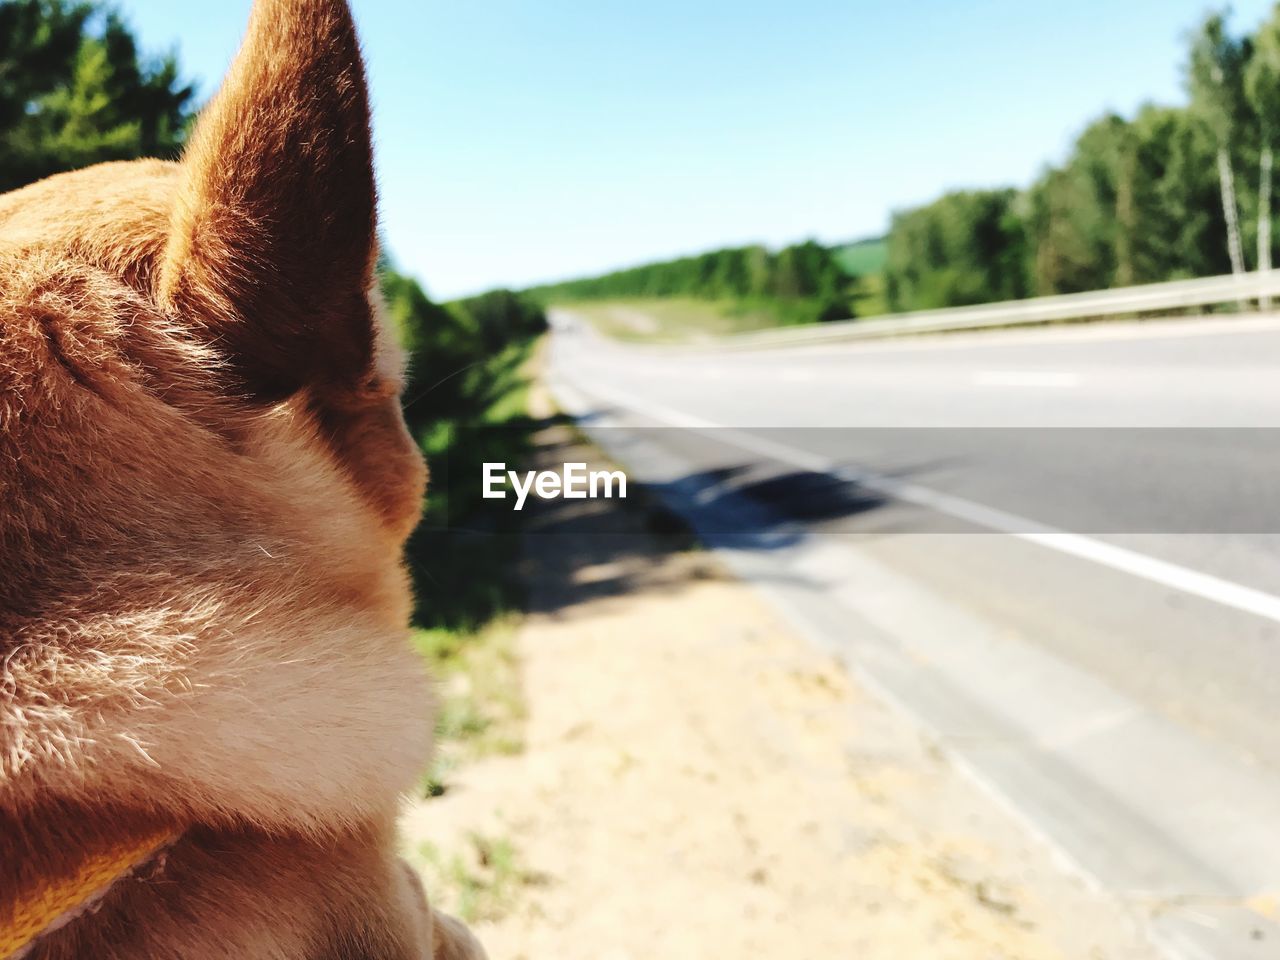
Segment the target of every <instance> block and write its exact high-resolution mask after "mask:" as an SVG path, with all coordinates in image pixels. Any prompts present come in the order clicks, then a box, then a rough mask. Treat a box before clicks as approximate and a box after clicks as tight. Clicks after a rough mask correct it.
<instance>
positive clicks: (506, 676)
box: [414, 614, 525, 797]
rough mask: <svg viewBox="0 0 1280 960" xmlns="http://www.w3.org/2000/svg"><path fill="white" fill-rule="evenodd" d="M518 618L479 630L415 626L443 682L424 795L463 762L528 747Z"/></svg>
mask: <svg viewBox="0 0 1280 960" xmlns="http://www.w3.org/2000/svg"><path fill="white" fill-rule="evenodd" d="M518 625H519V618H518V616H517V615H515V614H508V615H506V616H503V617H500V618H498V619H496V620H494V621H493V622H491V623H489V624H487V625H486V626H484V627H481V628H479V629H475V630H458V629H434V630H416V631H415V632H414V646H415V647H416V648H417V650H418V652H419V653H420V654H421V655H422V656H423V658H424V659H425V660H426V661H427V664H428V665H429V667H430V669H431V674H432V676H433V677H434V678H435V679H436V680H437V682H438V683H439V698H440V700H439V706H438V710H437V715H436V757H435V761H434V762H433V763H432V766H431V769H430V770H428V771H427V772H426V773H425V774H423V777H422V782H421V792H422V795H423V796H427V797H436V796H440V795H442V794H443V793H444V792H445V791H446V790H447V789H448V779H449V776H450V775H451V774H452V773H453V772H454V771H455V770H457V769H458V768H459V767H460V766H462V765H463V764H465V763H468V762H470V761H473V760H477V759H480V758H482V757H489V756H511V755H514V754H517V753H520V752H521V751H522V750H523V749H524V719H525V702H524V693H523V689H522V687H521V682H520V663H519V659H518V658H517V656H516V652H515V636H516V630H517V627H518Z"/></svg>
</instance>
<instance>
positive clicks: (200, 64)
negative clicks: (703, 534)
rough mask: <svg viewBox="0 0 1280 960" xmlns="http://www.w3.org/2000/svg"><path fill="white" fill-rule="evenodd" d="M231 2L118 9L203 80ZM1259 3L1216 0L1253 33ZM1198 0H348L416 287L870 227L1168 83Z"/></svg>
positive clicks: (231, 16) (581, 270) (1174, 95)
mask: <svg viewBox="0 0 1280 960" xmlns="http://www.w3.org/2000/svg"><path fill="white" fill-rule="evenodd" d="M250 5H251V0H219V2H217V3H198V4H184V3H174V2H173V0H119V6H120V7H121V8H122V9H123V10H124V12H125V14H126V16H127V18H128V19H129V21H130V22H131V24H132V25H133V26H134V28H135V29H136V30H137V32H138V34H139V35H140V37H141V39H142V42H143V45H144V47H145V48H146V49H147V50H148V51H151V52H164V51H167V50H170V49H176V51H177V53H178V55H179V57H180V59H181V62H182V65H183V67H184V69H185V72H186V75H187V76H188V77H189V78H191V79H194V80H196V81H197V82H198V85H199V91H200V96H201V98H202V99H203V98H207V97H208V96H209V95H210V94H212V93H213V92H214V90H216V88H217V84H218V82H219V80H220V78H221V75H222V73H223V71H224V70H225V68H226V66H227V64H228V63H229V62H230V60H231V58H232V56H233V55H234V53H235V50H236V48H237V46H238V44H239V39H240V36H241V33H242V31H243V28H244V25H245V23H246V22H247V18H248V11H249V7H250ZM1270 5H1271V0H1236V2H1235V3H1234V4H1233V7H1234V10H1235V19H1234V23H1235V25H1236V26H1237V27H1238V28H1242V29H1243V28H1249V29H1251V28H1252V27H1253V26H1255V25H1256V24H1257V23H1258V22H1259V21H1261V20H1262V19H1263V17H1264V16H1265V15H1266V14H1267V12H1268V10H1269V8H1270ZM1205 7H1206V4H1205V2H1204V0H1122V2H1117V0H1076V2H1073V3H1070V4H1066V3H1048V2H1027V0H968V2H965V3H959V2H956V0H896V2H891V3H884V2H866V0H786V2H783V0H771V2H770V0H649V2H642V0H484V2H457V0H451V2H444V0H352V8H353V10H354V13H355V16H356V19H357V21H358V23H359V26H360V29H361V36H362V40H363V44H364V48H365V55H366V57H367V59H368V61H369V80H370V88H371V95H372V98H373V106H374V129H375V136H376V139H377V151H378V152H377V160H378V170H379V182H380V188H381V198H382V218H383V235H384V237H385V239H386V241H387V245H388V247H389V248H390V252H391V254H392V256H393V257H394V259H395V260H396V262H397V263H398V265H399V266H400V267H401V268H402V269H403V270H405V271H407V272H409V273H412V274H414V275H415V276H417V277H418V278H419V279H420V280H422V281H423V282H424V284H425V286H426V287H427V289H428V291H429V292H430V293H431V294H432V295H433V296H434V297H436V298H439V299H449V298H452V297H456V296H462V295H466V294H470V293H475V292H479V291H481V290H485V289H489V288H492V287H497V286H507V287H513V288H519V287H523V286H529V285H532V284H535V283H538V282H542V281H548V280H554V279H563V278H568V277H575V276H584V275H590V274H594V273H600V272H604V271H605V270H609V269H614V268H617V267H621V266H629V265H633V264H636V263H642V262H646V261H651V260H655V259H660V258H668V257H672V256H678V255H681V254H686V253H692V252H698V251H702V250H709V249H714V248H716V247H721V246H728V245H739V244H745V243H756V242H761V243H766V244H768V245H770V246H780V245H784V244H787V243H792V242H795V241H798V240H801V239H805V238H809V237H814V238H817V239H819V240H822V241H825V242H837V241H844V240H850V239H855V238H860V237H865V236H872V235H878V234H881V233H883V232H884V231H885V230H886V229H887V227H888V223H889V219H890V216H891V215H892V212H893V211H894V210H896V209H902V208H905V207H910V206H913V205H917V204H920V203H922V202H926V201H928V200H930V199H932V198H934V197H935V196H937V195H938V194H940V193H942V192H944V191H945V190H948V189H953V188H958V187H983V186H996V185H1015V186H1023V185H1026V184H1028V183H1029V182H1030V181H1031V180H1032V179H1034V178H1035V176H1036V175H1037V174H1038V173H1039V172H1040V171H1041V170H1042V169H1043V168H1044V166H1045V165H1046V164H1049V163H1052V162H1055V161H1058V160H1060V159H1061V158H1063V157H1064V156H1065V154H1066V152H1067V150H1068V147H1069V145H1070V143H1071V141H1072V140H1073V139H1074V136H1075V135H1076V134H1077V133H1078V132H1079V131H1080V130H1081V129H1082V128H1083V127H1084V125H1085V124H1087V123H1088V122H1089V121H1090V120H1091V119H1093V118H1094V117H1096V116H1098V115H1100V114H1102V113H1103V112H1105V111H1107V110H1116V111H1120V112H1122V113H1130V112H1132V111H1133V110H1134V109H1136V108H1137V107H1138V106H1139V105H1140V104H1141V103H1143V102H1145V101H1148V100H1154V101H1156V102H1161V103H1178V102H1183V101H1184V100H1185V93H1184V91H1183V85H1182V64H1183V61H1184V59H1185V55H1186V50H1185V48H1186V42H1185V37H1186V33H1187V31H1188V30H1189V29H1190V28H1191V27H1193V26H1194V25H1195V24H1196V22H1197V21H1198V20H1199V18H1200V17H1201V16H1202V15H1203V13H1204V12H1205Z"/></svg>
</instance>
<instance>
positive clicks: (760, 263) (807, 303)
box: [529, 240, 854, 322]
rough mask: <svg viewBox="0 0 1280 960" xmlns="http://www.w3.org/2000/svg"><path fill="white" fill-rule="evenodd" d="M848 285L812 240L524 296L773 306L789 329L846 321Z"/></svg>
mask: <svg viewBox="0 0 1280 960" xmlns="http://www.w3.org/2000/svg"><path fill="white" fill-rule="evenodd" d="M853 284H854V280H853V278H851V277H850V276H849V275H848V273H846V272H845V270H844V269H843V268H842V267H841V266H840V264H839V263H838V262H837V260H836V259H835V256H834V254H833V251H832V250H831V249H830V248H828V247H825V246H823V245H822V244H819V243H816V242H814V241H812V240H809V241H805V242H804V243H798V244H794V245H792V246H789V247H785V248H783V249H782V250H779V251H777V252H773V251H770V250H768V249H766V248H765V247H763V246H758V245H757V246H747V247H730V248H726V249H723V250H712V251H710V252H708V253H702V254H698V255H696V256H691V257H680V258H678V259H675V260H664V261H661V262H659V263H648V264H644V265H642V266H638V267H630V268H628V269H625V270H616V271H614V272H612V273H606V274H603V275H601V276H596V277H587V278H583V279H579V280H568V281H565V282H563V283H555V284H548V285H545V286H541V287H536V288H534V289H532V290H530V291H529V293H531V294H532V295H534V296H536V297H538V298H539V299H541V300H543V301H574V300H613V299H626V298H631V297H694V298H698V299H704V300H732V301H736V302H739V303H760V304H766V305H768V304H776V305H779V306H781V307H784V308H785V309H783V310H781V311H779V314H780V316H784V317H786V318H788V319H790V320H791V321H792V322H813V321H824V320H838V319H846V318H848V317H849V316H851V312H850V297H851V295H852V292H853Z"/></svg>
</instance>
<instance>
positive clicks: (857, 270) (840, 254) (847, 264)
mask: <svg viewBox="0 0 1280 960" xmlns="http://www.w3.org/2000/svg"><path fill="white" fill-rule="evenodd" d="M835 255H836V262H837V263H839V264H840V266H842V267H844V269H845V270H847V271H848V272H849V273H851V274H852V275H853V276H855V277H866V276H869V275H871V274H873V273H875V274H878V273H881V272H882V271H883V270H884V264H885V259H886V257H887V255H888V243H887V241H886V240H885V239H884V238H883V237H876V238H873V239H870V240H857V241H855V242H854V243H848V244H845V245H844V246H842V247H836V250H835Z"/></svg>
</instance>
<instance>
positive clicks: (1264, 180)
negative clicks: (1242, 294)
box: [1245, 4, 1280, 310]
mask: <svg viewBox="0 0 1280 960" xmlns="http://www.w3.org/2000/svg"><path fill="white" fill-rule="evenodd" d="M1245 93H1246V95H1247V96H1248V98H1249V106H1250V107H1252V109H1253V113H1254V116H1256V117H1257V120H1258V130H1259V135H1260V137H1261V141H1262V144H1261V147H1262V149H1261V154H1260V159H1259V174H1258V269H1259V270H1270V269H1271V195H1272V173H1273V171H1274V169H1275V142H1276V123H1277V119H1276V118H1277V117H1280V4H1277V6H1276V7H1275V9H1274V10H1273V11H1272V14H1271V19H1269V20H1268V21H1267V22H1266V23H1264V24H1263V25H1262V26H1261V28H1259V30H1258V33H1257V35H1256V36H1255V38H1254V47H1253V56H1252V58H1251V59H1250V60H1249V66H1248V68H1247V69H1246V70H1245ZM1270 306H1271V303H1270V300H1264V301H1263V303H1262V308H1263V309H1264V310H1266V309H1269V308H1270Z"/></svg>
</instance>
